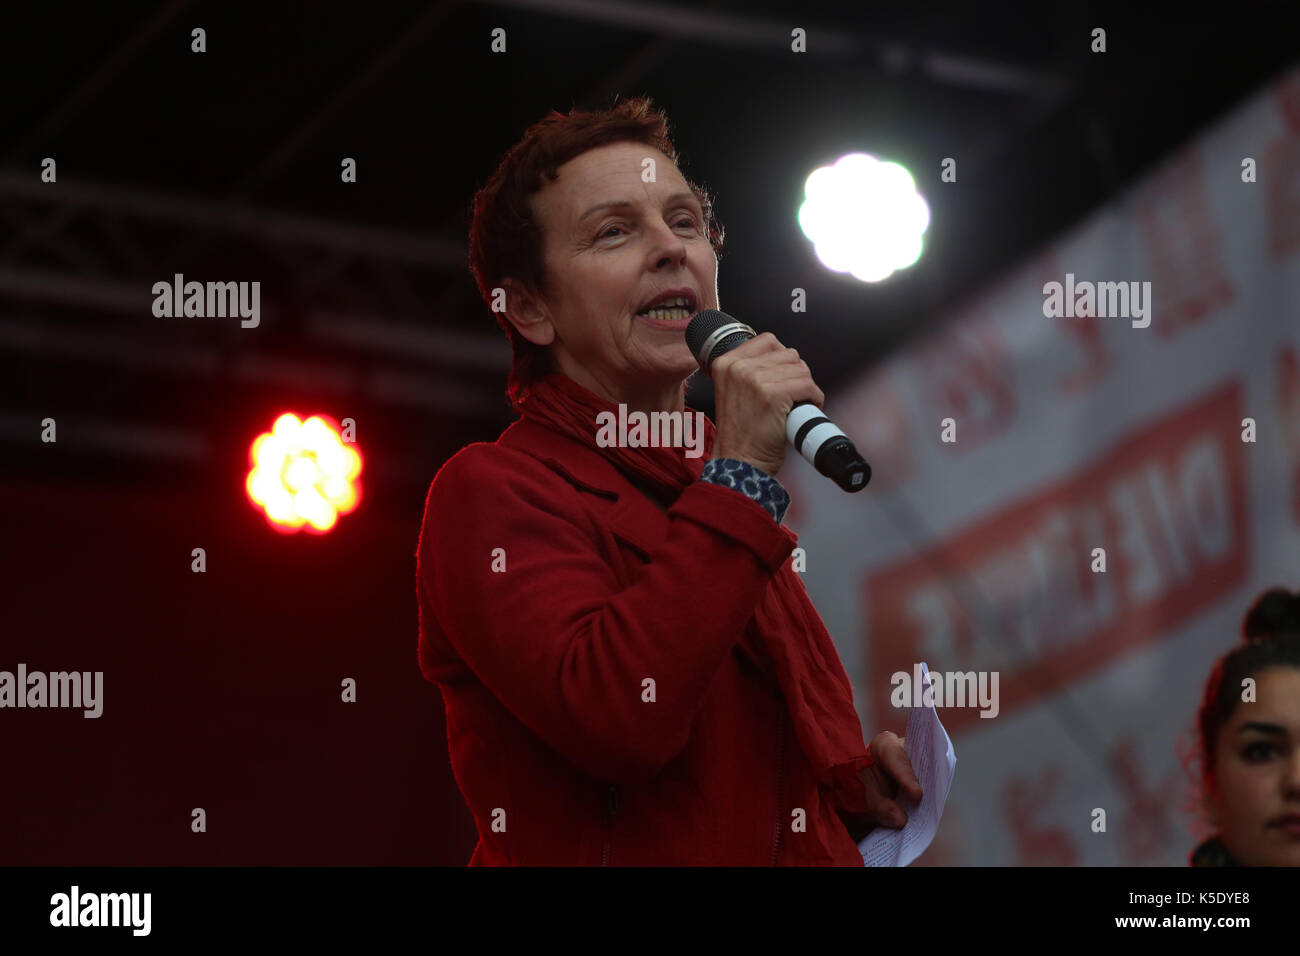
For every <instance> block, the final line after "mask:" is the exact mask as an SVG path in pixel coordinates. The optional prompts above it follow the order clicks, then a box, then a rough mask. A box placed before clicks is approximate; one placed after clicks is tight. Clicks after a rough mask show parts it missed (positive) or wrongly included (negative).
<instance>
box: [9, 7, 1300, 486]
mask: <svg viewBox="0 0 1300 956" xmlns="http://www.w3.org/2000/svg"><path fill="white" fill-rule="evenodd" d="M1139 7H1141V8H1142V9H1137V8H1139ZM23 9H24V13H23V16H24V17H25V20H22V21H17V20H9V21H7V22H6V25H5V29H4V31H3V34H2V39H0V42H2V43H3V46H4V56H3V59H2V60H0V71H2V72H0V82H2V83H3V89H4V90H5V91H6V95H5V96H4V98H3V101H2V103H0V110H2V111H3V121H2V122H0V130H3V134H2V135H3V141H2V143H0V376H2V377H0V381H2V382H3V384H2V385H0V388H2V389H3V392H2V393H0V405H2V407H0V448H3V449H4V452H3V455H4V459H5V461H6V462H7V464H6V466H5V467H6V469H7V470H8V471H9V472H10V473H13V472H19V473H24V474H28V475H32V476H36V477H39V478H47V477H56V476H60V475H62V476H67V477H76V478H81V479H84V478H89V477H91V476H93V477H95V478H96V479H102V480H112V479H116V480H120V481H122V482H126V483H133V484H139V483H141V482H146V481H147V480H149V478H150V477H151V476H162V478H163V479H164V480H176V479H177V478H183V479H185V480H196V479H195V476H196V475H198V474H200V473H201V474H204V475H208V476H211V477H213V479H214V480H216V479H220V480H224V479H225V478H226V477H230V476H235V477H236V480H237V475H238V472H239V469H240V468H241V467H242V465H243V461H242V458H243V452H242V449H244V448H246V445H247V441H248V440H249V437H250V436H251V434H253V433H255V431H256V430H260V429H261V428H263V427H265V425H267V424H269V420H270V417H272V416H273V415H274V414H275V413H277V412H278V411H280V410H281V409H282V408H286V407H302V408H307V407H309V406H310V407H312V408H314V409H320V410H323V411H327V412H329V413H331V414H333V415H335V416H336V417H339V418H342V417H353V418H355V419H356V421H357V422H358V429H359V439H360V440H361V441H362V442H363V445H368V447H370V448H371V449H372V450H373V449H382V453H381V454H372V456H371V458H370V462H371V463H372V464H373V465H374V468H373V469H372V470H371V471H370V473H369V477H370V478H371V479H372V480H373V481H374V482H376V483H377V486H378V487H379V488H380V489H382V490H383V491H384V492H385V493H386V495H385V494H381V495H380V500H383V499H384V498H385V496H386V497H387V498H388V499H389V500H391V501H392V502H394V504H395V506H397V507H398V508H400V509H408V508H411V507H418V505H419V503H420V502H421V501H422V499H423V491H424V489H425V487H427V484H428V482H429V480H430V479H431V478H432V476H433V473H434V471H435V470H436V468H437V466H438V464H439V463H440V462H441V461H442V460H444V459H445V458H446V457H447V456H448V455H449V454H450V453H452V452H453V451H454V450H455V449H456V448H458V447H460V446H461V445H463V444H465V443H467V442H469V441H474V440H481V439H488V440H490V439H492V438H493V437H495V435H496V434H497V433H498V432H499V431H500V429H501V428H502V427H503V426H504V425H505V424H506V423H507V422H508V421H509V420H510V418H511V415H510V414H509V412H508V409H507V407H506V405H505V402H504V399H503V397H502V390H503V387H504V382H505V372H506V367H507V363H508V349H507V346H506V344H505V340H504V337H503V336H502V335H501V334H500V333H499V331H498V330H497V329H496V326H495V324H494V322H493V321H492V318H491V316H490V314H489V313H488V311H487V310H486V308H485V306H484V305H483V304H482V302H481V301H479V300H478V298H477V296H476V294H475V291H474V287H473V284H472V281H471V278H470V275H469V272H468V269H467V267H466V260H465V237H466V230H467V214H468V210H469V203H470V199H471V197H472V195H473V192H474V190H475V189H476V188H477V186H478V185H480V184H481V183H482V181H483V180H485V179H486V177H487V176H488V175H489V174H490V172H491V171H492V169H493V167H494V165H495V163H496V161H497V160H498V158H499V157H500V155H501V154H502V153H503V152H504V151H505V150H506V149H507V148H508V147H509V146H510V145H511V144H512V143H513V142H515V140H516V139H517V138H518V137H519V136H520V134H521V133H522V132H523V130H524V129H525V127H526V126H527V125H529V124H530V123H531V122H533V121H535V120H537V119H539V118H541V117H542V116H543V115H545V114H546V113H547V112H548V111H550V110H552V109H559V110H567V109H568V108H569V107H571V106H573V105H584V106H592V105H598V104H601V103H605V102H608V99H609V97H610V96H611V95H612V94H615V93H622V94H625V95H634V94H643V93H644V94H648V95H650V96H651V97H653V98H654V100H655V101H656V102H657V103H658V104H660V105H661V106H663V107H664V108H665V109H666V110H667V112H668V114H669V116H670V118H671V120H672V123H673V131H674V136H675V141H676V145H677V147H678V149H679V151H680V152H681V154H682V156H683V171H684V172H685V173H686V174H687V175H689V176H691V177H692V178H694V179H696V180H698V181H701V182H702V183H704V184H705V185H707V186H708V187H709V188H710V189H711V190H712V191H713V192H714V193H715V194H716V197H717V206H716V211H717V213H718V214H719V216H720V218H721V219H722V220H723V222H724V223H725V224H726V226H727V229H728V241H727V249H726V251H725V253H724V256H723V258H722V263H721V270H720V291H721V296H722V301H723V303H724V307H726V308H727V310H728V311H730V312H732V313H733V314H736V315H738V316H741V317H743V318H746V319H747V320H748V321H750V322H751V324H754V325H756V326H759V327H761V328H768V329H771V330H772V331H773V332H775V333H776V334H777V335H778V336H779V337H780V338H782V340H783V341H785V342H786V343H787V344H790V345H794V346H795V347H797V348H798V349H799V350H800V353H801V354H802V355H804V357H805V358H807V359H808V360H809V363H810V365H811V366H812V368H813V371H814V374H815V375H816V377H817V379H818V382H819V383H820V384H821V385H822V387H823V388H824V389H825V390H826V391H827V392H828V393H829V394H832V397H833V392H834V388H835V386H836V385H837V384H840V383H843V382H844V381H845V380H846V378H847V377H849V376H851V375H852V374H854V373H856V372H858V371H859V370H861V369H862V368H864V367H865V366H867V365H869V364H871V363H873V362H875V361H878V360H879V359H881V358H882V357H883V356H885V355H887V354H888V353H889V352H890V351H891V350H892V349H895V348H897V347H898V346H899V345H900V344H902V343H903V342H905V341H906V340H907V339H908V338H909V337H911V336H914V335H916V334H917V333H918V332H919V331H920V330H922V329H923V328H925V327H927V326H931V325H933V324H935V323H937V322H941V321H942V320H943V319H944V318H945V316H946V315H947V314H948V313H950V312H951V309H952V307H953V306H954V305H955V304H958V303H959V302H960V300H961V298H962V296H964V295H966V294H968V293H970V292H972V291H974V290H976V289H978V288H980V287H981V286H982V285H984V284H985V283H987V282H989V281H990V280H992V279H993V278H995V277H996V276H997V275H998V274H999V273H1000V272H1002V271H1004V270H1006V269H1007V268H1009V267H1011V266H1012V265H1014V264H1015V263H1016V262H1017V260H1018V259H1019V258H1020V257H1022V256H1023V255H1025V254H1026V253H1027V252H1029V251H1030V250H1032V249H1033V248H1034V247H1035V246H1037V245H1039V244H1041V243H1043V242H1045V241H1046V240H1048V239H1050V238H1051V237H1052V236H1054V235H1055V234H1057V233H1059V232H1061V231H1062V230H1065V229H1067V228H1069V227H1070V226H1071V225H1073V224H1075V223H1076V222H1078V221H1079V220H1080V219H1081V218H1082V217H1083V216H1085V215H1086V214H1087V213H1088V212H1089V211H1090V210H1092V209H1094V208H1095V207H1096V206H1097V205H1098V204H1099V203H1101V202H1103V201H1104V200H1105V199H1106V198H1107V197H1108V196H1111V195H1113V194H1114V193H1115V191H1116V190H1117V189H1119V188H1121V187H1123V186H1124V185H1125V184H1127V183H1129V182H1131V181H1132V180H1133V179H1134V178H1135V177H1137V176H1139V175H1141V174H1142V173H1143V172H1144V171H1145V170H1147V169H1149V168H1150V167H1151V165H1152V164H1153V163H1155V162H1157V161H1158V160H1159V159H1160V158H1161V157H1162V156H1164V155H1166V154H1167V153H1168V152H1170V151H1171V150H1173V149H1175V148H1176V147H1177V146H1178V145H1179V144H1180V143H1182V142H1183V141H1185V140H1187V139H1188V138H1189V137H1192V136H1194V135H1195V134H1196V133H1197V131H1198V130H1200V129H1202V128H1203V127H1205V126H1206V125H1208V124H1210V123H1212V122H1213V121H1214V120H1215V118H1216V117H1218V116H1220V115H1221V114H1222V113H1223V112H1225V111H1226V110H1229V109H1230V108H1231V107H1232V106H1233V105H1234V104H1236V103H1238V102H1239V101H1240V100H1241V99H1242V98H1244V97H1246V96H1248V95H1249V94H1251V93H1252V92H1253V91H1255V90H1256V89H1257V88H1259V87H1260V86H1261V85H1262V84H1264V83H1266V82H1267V81H1269V80H1270V79H1271V78H1272V77H1274V76H1275V75H1276V74H1278V73H1279V72H1280V71H1281V70H1282V69H1283V68H1285V67H1286V66H1287V65H1288V64H1289V63H1291V62H1294V60H1295V59H1296V58H1297V56H1300V52H1298V51H1300V43H1297V40H1296V38H1297V36H1300V31H1297V29H1296V28H1297V25H1298V23H1297V21H1298V20H1300V17H1297V16H1296V13H1295V5H1294V3H1291V2H1255V3H1251V2H1242V3H1215V4H1208V5H1203V6H1199V7H1198V6H1197V5H1195V4H1179V5H1163V4H1151V5H1138V4H1133V3H1080V2H1017V3H1001V4H971V3H925V4H916V3H900V4H865V3H842V4H840V3H799V4H793V3H790V2H788V0H749V2H743V3H742V2H739V0H733V2H726V0H713V2H708V3H702V4H685V3H673V4H665V3H650V2H630V3H615V2H594V0H515V2H498V3H466V2H452V3H413V2H387V3H372V4H363V5H356V4H342V3H332V4H331V3H257V4H233V3H220V4H218V3H215V2H208V3H203V2H192V3H187V2H172V3H153V4H125V3H111V4H109V3H104V4H100V3H84V4H75V5H70V4H59V3H46V4H30V5H24V8H23ZM1288 18H1289V19H1288ZM796 26H798V27H803V28H804V29H806V30H807V34H808V52H807V53H806V54H795V53H792V52H790V49H789V33H790V30H791V29H792V28H793V27H796ZM1097 26H1100V27H1103V28H1105V29H1106V31H1107V43H1108V50H1107V52H1106V53H1105V54H1093V53H1091V52H1090V51H1089V43H1090V31H1091V30H1092V28H1093V27H1097ZM195 27H202V28H204V29H205V30H206V34H207V52H206V53H203V54H195V53H191V52H190V31H191V30H192V29H193V28H195ZM496 27H501V28H503V29H504V30H505V31H506V38H507V52H506V53H504V54H498V53H493V52H491V50H490V47H489V44H490V41H491V31H492V30H493V28H496ZM857 150H862V151H868V152H872V153H875V154H878V155H882V156H885V157H888V158H893V159H896V160H898V161H900V162H902V163H904V164H905V165H907V166H908V167H909V168H910V169H912V170H913V172H914V174H915V175H916V178H917V181H918V186H919V188H920V189H921V190H922V192H923V193H924V194H925V195H926V197H927V199H928V200H929V202H930V205H931V211H932V222H931V227H930V232H929V233H928V243H927V250H926V253H925V255H924V256H923V258H922V260H921V261H920V262H919V263H918V264H917V265H916V266H914V267H913V268H911V269H910V270H907V271H905V272H903V273H900V274H897V275H895V276H894V277H893V278H891V279H890V280H889V281H887V282H885V283H883V284H880V285H878V286H865V285H861V284H859V283H857V282H855V281H853V280H847V279H844V278H841V277H838V276H833V275H830V274H828V273H826V272H825V271H824V270H823V269H822V268H821V267H820V266H819V265H818V264H817V263H816V262H815V260H814V259H813V257H812V255H811V252H810V250H809V248H808V247H807V245H806V244H805V243H804V241H803V240H802V238H801V237H800V236H799V234H798V232H797V229H796V227H795V225H794V221H793V213H794V209H795V206H796V204H797V201H798V198H799V195H800V192H801V187H802V182H803V179H804V177H805V176H806V175H807V173H808V172H809V171H810V170H811V169H812V168H813V167H814V166H816V165H820V164H822V163H824V162H826V161H827V160H833V159H834V158H836V157H837V156H838V155H839V154H841V153H843V152H847V151H857ZM344 156H351V157H355V158H356V160H357V163H358V181H357V182H356V183H355V184H344V183H341V182H340V181H339V163H340V159H341V158H342V157H344ZM948 156H951V157H955V158H956V159H957V160H958V163H959V181H958V183H956V184H948V185H944V184H940V183H939V182H938V181H937V174H938V170H939V162H940V160H941V159H942V158H944V157H948ZM45 157H53V158H55V159H56V160H57V163H58V181H57V183H53V184H48V183H42V182H41V181H40V178H39V173H40V163H41V161H42V159H43V158H45ZM175 272H181V273H184V274H186V275H187V276H189V277H192V278H200V279H223V280H224V279H232V280H233V279H258V280H260V281H261V283H262V290H263V293H262V294H263V309H264V312H265V314H266V315H267V316H268V317H265V318H264V319H263V323H262V325H261V326H260V327H259V328H258V329H256V330H245V329H241V328H239V325H238V323H237V322H233V321H229V320H210V319H208V320H204V319H188V320H184V319H159V318H155V317H154V316H153V315H152V313H151V310H150V302H151V299H152V297H151V293H150V289H151V286H152V284H153V283H154V282H155V281H159V280H169V279H170V277H171V276H172V275H173V273H175ZM795 286H801V287H803V288H805V289H807V290H808V293H809V311H808V313H807V314H805V315H799V316H792V315H791V314H790V313H789V310H788V301H789V294H790V291H789V290H790V289H791V288H793V287H795ZM702 401H704V402H705V403H706V404H705V407H708V405H707V396H704V398H703V399H702ZM47 415H48V416H54V417H56V419H57V420H58V421H59V423H60V426H59V427H60V442H59V448H58V450H57V451H55V450H54V449H51V448H45V449H42V448H41V446H40V445H39V443H38V442H37V435H38V427H39V426H38V424H37V423H39V421H40V420H41V419H42V418H43V417H45V416H47ZM65 436H66V440H65ZM196 469H198V470H197V471H196ZM372 487H373V486H372Z"/></svg>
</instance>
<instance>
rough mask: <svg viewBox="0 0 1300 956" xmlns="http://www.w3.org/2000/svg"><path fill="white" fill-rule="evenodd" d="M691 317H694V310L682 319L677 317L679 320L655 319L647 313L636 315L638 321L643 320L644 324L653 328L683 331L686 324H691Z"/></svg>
mask: <svg viewBox="0 0 1300 956" xmlns="http://www.w3.org/2000/svg"><path fill="white" fill-rule="evenodd" d="M693 318H695V313H694V312H692V313H691V314H690V315H688V316H687V317H686V318H684V319H679V320H674V319H656V318H653V317H652V316H649V315H639V314H638V315H637V319H639V320H640V321H642V322H644V323H645V324H646V325H648V326H650V327H651V328H655V329H670V330H674V331H677V332H684V331H686V326H688V325H690V324H691V319H693Z"/></svg>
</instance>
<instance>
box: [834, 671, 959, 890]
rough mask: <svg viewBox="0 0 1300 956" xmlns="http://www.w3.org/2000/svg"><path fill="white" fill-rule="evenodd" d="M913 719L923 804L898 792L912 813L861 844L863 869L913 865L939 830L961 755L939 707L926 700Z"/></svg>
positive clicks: (906, 739)
mask: <svg viewBox="0 0 1300 956" xmlns="http://www.w3.org/2000/svg"><path fill="white" fill-rule="evenodd" d="M921 681H922V684H921V686H922V687H929V686H930V685H929V681H930V668H929V667H927V666H926V664H925V662H922V663H921ZM911 711H912V712H911V713H910V714H908V715H907V730H906V731H904V733H903V751H904V753H906V754H907V759H908V760H909V761H910V762H911V764H912V770H913V771H915V773H916V779H917V780H918V781H919V782H920V784H921V803H920V805H919V806H918V805H917V803H916V801H915V800H913V799H912V798H911V797H909V796H907V794H906V793H905V792H903V790H902V789H900V790H899V791H898V797H897V798H896V800H895V802H896V803H897V804H898V805H899V806H900V807H902V808H903V812H904V813H906V814H907V823H905V824H903V826H902V828H901V829H895V828H893V827H882V826H878V827H876V828H875V829H874V830H872V831H871V832H870V833H868V834H867V835H866V837H865V839H863V840H862V842H861V843H859V844H858V850H859V851H860V852H861V853H862V865H863V866H907V865H908V864H909V863H911V862H912V861H913V860H915V859H916V858H917V857H918V856H920V855H921V854H922V853H924V852H925V848H926V847H928V846H929V845H930V841H931V840H933V839H934V835H935V833H937V832H938V831H939V820H940V819H941V818H942V817H943V806H944V804H945V803H947V802H948V790H949V788H950V787H951V786H952V776H953V771H954V769H955V768H956V766H957V755H956V753H955V752H954V751H953V749H952V740H950V739H949V737H948V732H947V731H946V730H944V729H943V724H941V723H940V722H939V714H938V712H937V711H936V710H935V709H934V706H933V704H931V705H930V706H926V704H925V701H924V700H922V701H921V702H920V703H918V704H917V705H916V706H915V707H912V708H911Z"/></svg>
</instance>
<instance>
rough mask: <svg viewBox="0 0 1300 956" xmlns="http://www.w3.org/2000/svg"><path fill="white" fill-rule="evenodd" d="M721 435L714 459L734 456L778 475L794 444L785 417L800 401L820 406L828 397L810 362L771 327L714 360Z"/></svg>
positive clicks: (717, 442) (719, 432) (717, 438)
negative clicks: (788, 345) (787, 435)
mask: <svg viewBox="0 0 1300 956" xmlns="http://www.w3.org/2000/svg"><path fill="white" fill-rule="evenodd" d="M710 376H711V377H712V379H713V388H714V396H715V411H716V414H717V425H718V430H717V434H716V435H715V436H714V440H713V452H712V457H713V458H735V459H738V460H740V461H747V462H749V463H750V464H751V465H753V466H754V467H756V468H759V469H761V470H762V471H765V472H767V474H769V475H775V474H776V473H777V472H778V471H780V470H781V466H782V465H783V464H785V455H786V452H787V451H788V450H789V447H790V446H789V443H788V441H787V439H786V436H785V420H786V416H787V415H789V414H790V409H791V408H793V407H794V404H795V403H796V402H802V401H807V402H812V403H813V404H814V405H816V406H817V407H818V408H821V407H822V404H823V403H824V402H825V401H826V396H825V394H823V392H822V390H821V389H820V388H818V387H817V383H816V382H814V381H813V378H812V373H811V372H810V371H809V370H808V364H807V363H806V362H804V361H803V360H802V359H800V358H799V353H798V352H796V351H795V350H794V349H790V348H786V347H785V346H784V345H782V344H781V343H780V342H779V341H778V340H777V338H776V336H775V335H773V334H772V333H771V332H764V333H762V334H761V335H756V336H755V337H754V338H752V339H750V340H749V341H748V342H744V343H742V344H741V345H738V346H736V347H735V348H734V349H732V350H731V351H729V352H726V353H724V354H722V355H720V356H718V357H717V358H716V359H714V360H713V365H712V367H711V369H710Z"/></svg>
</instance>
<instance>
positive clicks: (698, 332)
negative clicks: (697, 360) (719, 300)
mask: <svg viewBox="0 0 1300 956" xmlns="http://www.w3.org/2000/svg"><path fill="white" fill-rule="evenodd" d="M735 321H736V320H735V319H733V318H732V317H731V316H729V315H727V313H725V312H720V311H719V310H717V309H701V310H700V311H699V312H696V313H695V317H694V318H693V319H691V321H690V323H689V324H688V325H687V326H686V347H687V348H689V349H690V350H691V354H692V355H699V354H700V348H701V347H702V346H703V345H704V342H705V340H706V339H708V337H709V336H710V335H712V334H713V333H714V332H716V331H717V330H718V329H720V328H722V327H723V326H724V325H726V324H727V323H728V322H735Z"/></svg>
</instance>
